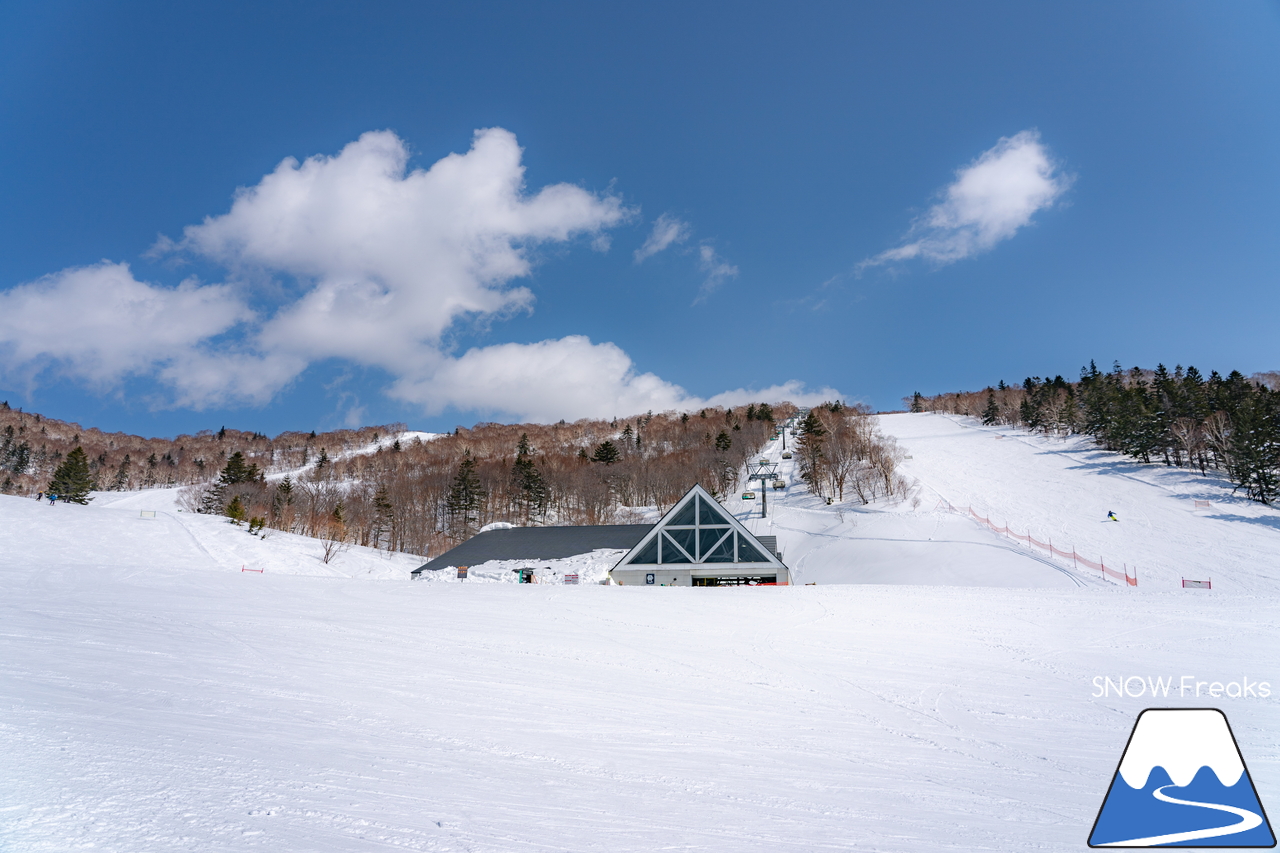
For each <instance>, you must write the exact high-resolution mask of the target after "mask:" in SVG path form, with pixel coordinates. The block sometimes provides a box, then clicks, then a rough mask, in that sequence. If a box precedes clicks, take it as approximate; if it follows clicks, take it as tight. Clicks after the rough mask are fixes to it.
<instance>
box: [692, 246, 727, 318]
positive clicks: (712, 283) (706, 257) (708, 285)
mask: <svg viewBox="0 0 1280 853" xmlns="http://www.w3.org/2000/svg"><path fill="white" fill-rule="evenodd" d="M698 268H699V269H700V270H702V272H703V274H705V275H706V278H705V279H703V281H702V287H700V288H699V289H698V296H697V298H696V299H694V300H693V302H694V304H695V305H696V304H697V303H699V302H701V301H703V300H704V299H706V298H707V297H708V296H710V295H711V294H712V293H714V292H715V291H716V289H717V288H718V287H720V285H722V284H724V282H725V280H726V279H730V278H737V277H738V268H737V267H735V266H734V265H733V264H731V263H729V262H728V261H726V260H725V259H724V258H722V257H720V254H719V253H718V252H716V250H715V249H714V248H712V247H711V246H710V245H708V244H707V243H703V244H702V245H701V246H699V247H698Z"/></svg>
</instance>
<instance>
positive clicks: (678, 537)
mask: <svg viewBox="0 0 1280 853" xmlns="http://www.w3.org/2000/svg"><path fill="white" fill-rule="evenodd" d="M663 535H664V536H666V537H668V538H669V540H670V541H668V542H664V543H663V544H662V562H664V563H690V562H693V561H692V560H691V559H690V558H691V557H693V556H694V555H695V554H697V553H698V552H697V550H696V549H697V546H696V545H695V544H694V538H695V537H696V536H697V535H698V531H696V530H664V531H663ZM672 542H674V543H676V544H677V545H679V546H680V547H681V548H683V549H684V550H685V553H687V554H688V555H689V557H685V556H684V554H680V552H679V551H677V550H676V549H675V548H672V547H671V543H672ZM676 555H679V559H677V558H676Z"/></svg>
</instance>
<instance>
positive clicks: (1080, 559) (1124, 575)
mask: <svg viewBox="0 0 1280 853" xmlns="http://www.w3.org/2000/svg"><path fill="white" fill-rule="evenodd" d="M938 508H939V509H945V510H947V511H948V512H954V513H956V514H957V515H967V516H969V517H970V518H972V519H973V520H974V521H976V522H978V523H979V524H983V525H986V526H987V527H988V528H990V529H991V530H993V531H994V532H996V533H999V534H1001V535H1003V536H1008V537H1009V538H1010V539H1017V540H1018V541H1019V542H1026V543H1027V544H1028V545H1033V546H1035V547H1036V548H1040V549H1041V550H1043V551H1047V552H1048V553H1049V554H1051V555H1054V556H1057V557H1061V558H1063V559H1064V560H1070V561H1071V564H1072V565H1073V566H1075V567H1076V568H1079V567H1080V566H1084V567H1085V568H1087V569H1093V570H1094V571H1095V572H1101V573H1102V576H1103V577H1105V578H1110V579H1111V580H1114V581H1118V582H1120V583H1124V584H1126V585H1128V586H1137V585H1138V569H1137V567H1136V566H1130V565H1127V564H1126V565H1124V567H1123V569H1122V570H1121V571H1117V570H1116V569H1114V568H1112V567H1111V566H1108V565H1107V564H1106V561H1105V560H1103V558H1102V557H1099V558H1098V561H1097V562H1094V561H1093V560H1090V559H1088V558H1087V557H1085V556H1083V555H1082V554H1080V553H1079V552H1077V551H1076V549H1075V548H1074V547H1072V548H1071V550H1069V551H1067V550H1063V549H1062V548H1059V547H1058V546H1057V545H1054V544H1053V540H1052V539H1050V540H1049V541H1048V542H1041V541H1040V540H1039V539H1037V538H1035V537H1034V536H1032V535H1031V534H1029V533H1028V534H1025V535H1024V534H1022V533H1015V532H1014V531H1013V529H1012V528H1010V527H1009V526H1008V525H1007V524H1006V525H1003V526H997V525H996V524H995V523H994V522H993V521H992V520H991V519H989V518H984V517H982V516H981V515H979V514H978V513H977V511H976V510H974V508H973V507H971V506H952V505H951V504H950V503H948V502H947V501H945V500H943V501H939V502H938ZM1130 572H1132V574H1130Z"/></svg>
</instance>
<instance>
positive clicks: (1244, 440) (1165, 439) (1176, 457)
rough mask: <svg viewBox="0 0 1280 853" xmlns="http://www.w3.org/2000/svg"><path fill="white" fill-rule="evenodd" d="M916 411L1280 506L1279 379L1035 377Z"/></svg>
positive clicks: (918, 397)
mask: <svg viewBox="0 0 1280 853" xmlns="http://www.w3.org/2000/svg"><path fill="white" fill-rule="evenodd" d="M904 402H905V403H907V405H908V406H909V407H910V409H911V411H913V412H929V411H940V412H950V413H952V414H960V415H970V416H973V417H977V418H981V419H982V422H983V423H985V424H1006V425H1013V426H1021V427H1025V428H1026V429H1029V430H1031V431H1033V432H1040V433H1044V434H1045V435H1054V434H1057V435H1069V434H1072V433H1081V434H1085V435H1090V436H1093V437H1094V439H1095V440H1096V441H1097V443H1098V444H1099V445H1100V446H1102V447H1104V448H1106V449H1107V450H1112V451H1116V452H1119V453H1123V454H1125V455H1127V456H1131V457H1133V458H1134V459H1139V460H1141V461H1143V462H1148V463H1151V462H1155V463H1163V464H1165V465H1170V466H1181V467H1188V468H1192V469H1195V470H1197V471H1199V472H1200V473H1201V474H1206V475H1207V474H1208V473H1209V472H1210V471H1214V472H1219V473H1221V474H1224V475H1225V476H1226V477H1227V478H1228V479H1229V480H1230V481H1231V482H1232V483H1233V484H1234V485H1235V486H1236V488H1237V489H1239V490H1242V491H1244V493H1245V494H1247V495H1248V496H1249V497H1250V498H1252V499H1253V500H1257V501H1261V502H1263V503H1268V504H1270V503H1273V502H1275V501H1276V499H1277V498H1280V373H1276V372H1269V373H1256V374H1254V375H1253V376H1251V377H1245V376H1244V374H1242V373H1240V372H1239V371H1234V370H1233V371H1231V372H1230V373H1229V374H1227V375H1226V376H1222V375H1221V374H1219V373H1218V372H1217V371H1214V372H1212V373H1210V374H1209V376H1208V377H1207V378H1206V377H1205V376H1204V375H1202V374H1201V373H1200V371H1198V370H1197V369H1196V368H1195V367H1187V368H1186V369H1183V367H1182V366H1181V365H1179V366H1176V367H1175V368H1174V369H1173V370H1172V371H1170V370H1168V369H1167V368H1166V367H1165V366H1164V365H1163V364H1160V365H1157V366H1156V368H1155V370H1145V369H1142V368H1138V367H1134V368H1131V369H1129V370H1124V369H1122V368H1121V367H1120V364H1119V363H1118V362H1117V363H1116V364H1115V365H1114V366H1113V368H1112V370H1111V371H1110V372H1103V371H1101V370H1099V369H1098V367H1097V365H1096V364H1095V363H1093V362H1090V363H1089V365H1088V366H1087V367H1085V368H1082V369H1081V371H1080V378H1079V379H1078V380H1077V381H1074V382H1069V381H1067V380H1065V379H1063V378H1062V376H1055V377H1054V378H1053V379H1048V378H1041V377H1038V376H1033V377H1028V378H1027V379H1025V380H1023V382H1022V383H1021V384H1013V385H1007V384H1005V383H1004V382H1003V381H1001V382H1000V383H998V384H997V385H994V386H991V387H988V388H985V389H983V390H982V391H966V392H955V393H949V394H938V395H935V396H932V397H926V396H924V395H922V394H920V393H919V392H917V393H916V394H914V395H912V396H911V397H908V398H905V400H904Z"/></svg>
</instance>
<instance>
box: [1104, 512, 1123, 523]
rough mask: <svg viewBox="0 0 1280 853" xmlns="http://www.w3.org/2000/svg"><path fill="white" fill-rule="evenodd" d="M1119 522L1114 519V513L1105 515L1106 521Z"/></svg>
mask: <svg viewBox="0 0 1280 853" xmlns="http://www.w3.org/2000/svg"><path fill="white" fill-rule="evenodd" d="M1119 520H1120V519H1118V518H1116V514H1115V513H1114V512H1108V513H1107V521H1119Z"/></svg>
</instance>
